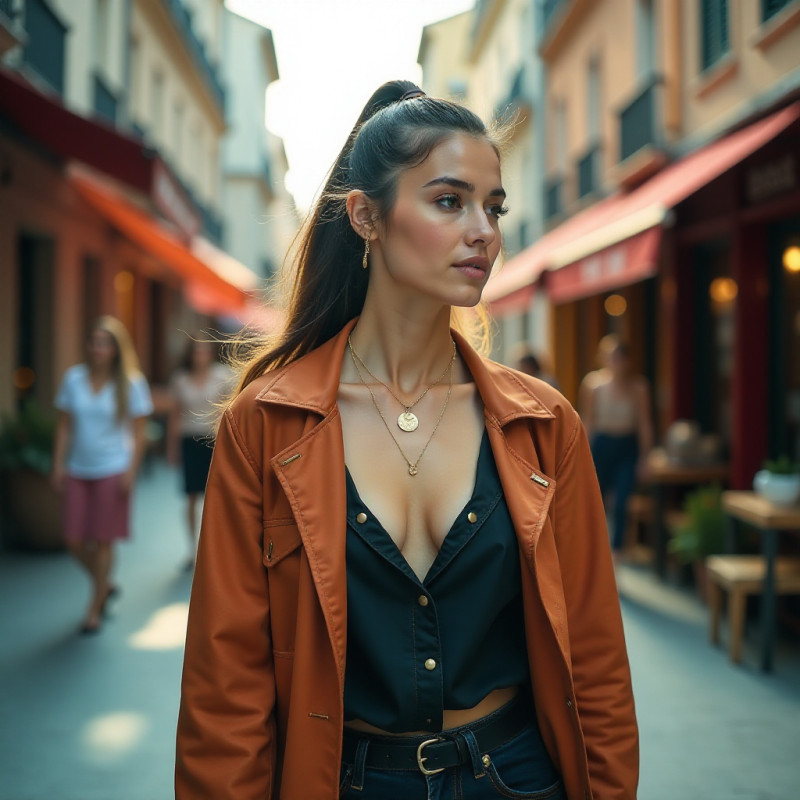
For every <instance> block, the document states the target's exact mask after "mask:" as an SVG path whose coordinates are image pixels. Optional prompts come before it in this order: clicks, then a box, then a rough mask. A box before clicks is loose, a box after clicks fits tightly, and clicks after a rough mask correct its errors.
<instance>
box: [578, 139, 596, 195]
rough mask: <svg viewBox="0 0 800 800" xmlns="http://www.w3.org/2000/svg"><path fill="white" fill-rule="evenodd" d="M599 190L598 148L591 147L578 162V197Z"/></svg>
mask: <svg viewBox="0 0 800 800" xmlns="http://www.w3.org/2000/svg"><path fill="white" fill-rule="evenodd" d="M599 188H600V147H599V145H596V144H595V145H593V146H592V147H591V148H590V149H589V150H588V151H587V152H586V154H585V155H584V156H583V158H581V159H580V160H579V161H578V197H579V198H580V197H586V195H588V194H593V193H594V192H596V191H597V190H598V189H599Z"/></svg>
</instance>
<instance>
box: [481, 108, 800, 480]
mask: <svg viewBox="0 0 800 800" xmlns="http://www.w3.org/2000/svg"><path fill="white" fill-rule="evenodd" d="M799 137H800V104H797V103H796V104H794V105H792V106H788V107H786V108H784V109H781V110H780V111H777V112H775V113H773V114H772V115H771V116H768V117H766V118H764V119H761V120H759V121H757V122H755V123H753V124H751V125H750V126H748V127H745V128H743V129H741V130H739V131H736V132H735V133H732V134H729V135H728V136H726V137H723V138H722V139H720V140H718V141H716V142H713V143H712V144H710V145H707V146H706V147H704V148H702V149H700V150H697V151H695V152H693V153H691V154H690V155H688V156H686V157H685V158H683V159H682V160H680V161H677V162H675V163H673V164H671V165H670V166H668V167H666V168H665V169H663V170H662V171H661V172H660V173H658V174H657V175H656V176H654V177H653V178H651V179H650V180H648V181H647V182H645V183H644V184H642V185H641V186H639V187H638V188H636V189H634V190H633V191H631V192H629V193H626V194H622V193H620V194H617V195H613V196H611V197H609V198H606V199H605V200H603V201H600V202H599V203H597V204H595V205H594V206H591V207H590V208H588V209H586V210H585V211H583V212H581V213H580V214H577V215H576V216H574V217H572V218H570V219H569V220H567V221H566V222H565V223H563V224H562V225H560V226H559V227H558V228H555V229H554V230H553V231H551V232H550V233H548V234H547V235H546V236H544V237H543V238H542V239H541V240H540V241H539V242H537V243H536V245H534V246H533V247H531V248H529V249H528V250H527V251H524V252H523V253H521V254H520V255H519V256H517V257H516V258H515V259H513V260H512V261H510V262H509V263H508V264H507V265H506V266H505V268H504V270H503V272H501V273H500V275H499V276H498V278H497V279H496V280H493V281H492V282H490V284H489V286H488V287H487V295H488V297H489V299H490V300H494V301H495V302H497V301H500V302H499V304H498V305H499V307H500V309H501V313H502V309H503V307H504V306H505V307H506V308H512V309H513V308H514V307H515V301H518V300H523V299H524V296H525V293H528V294H530V293H531V292H532V291H533V290H534V287H535V288H536V289H537V290H538V291H540V292H545V293H547V295H548V296H549V298H550V301H551V302H552V304H553V313H552V320H553V325H552V349H553V353H554V356H555V362H556V375H557V378H558V379H559V382H560V384H561V386H562V388H563V390H564V391H565V393H566V394H567V396H568V397H569V398H570V399H571V400H573V401H574V400H575V399H576V396H577V390H578V385H579V383H580V380H581V378H582V376H583V375H584V374H585V373H586V372H588V371H589V370H590V369H593V368H594V367H595V360H594V359H595V351H596V347H597V343H598V342H599V340H600V338H602V336H603V335H605V334H606V333H611V332H616V333H619V334H621V335H623V336H624V337H625V338H626V339H627V340H628V341H629V342H630V344H631V348H632V354H633V359H634V366H635V367H636V368H637V369H639V371H641V372H643V373H644V374H645V375H647V376H648V377H649V378H650V380H651V382H652V384H653V386H654V406H655V408H654V412H655V415H656V421H657V427H658V430H659V432H660V433H661V434H663V432H664V430H665V428H666V426H667V425H669V424H670V423H671V422H672V421H674V420H676V419H681V418H683V419H696V420H698V421H699V422H700V424H701V426H702V428H703V430H704V432H706V433H714V434H717V435H718V436H719V437H720V440H721V442H722V445H723V448H724V450H725V452H726V454H727V455H729V456H730V460H731V476H732V484H733V485H734V486H738V487H744V486H749V485H750V483H751V481H752V476H753V473H754V472H755V470H756V469H758V467H759V465H760V463H761V461H762V459H763V458H764V457H765V456H766V455H768V454H771V455H773V456H775V455H778V454H780V453H784V452H787V453H789V454H790V455H791V454H793V455H794V456H795V457H797V456H798V436H799V435H800V434H799V433H798V432H799V431H800V305H798V296H799V295H800V285H799V284H800V181H798V169H800V167H799V166H798V164H799V162H800V138H799Z"/></svg>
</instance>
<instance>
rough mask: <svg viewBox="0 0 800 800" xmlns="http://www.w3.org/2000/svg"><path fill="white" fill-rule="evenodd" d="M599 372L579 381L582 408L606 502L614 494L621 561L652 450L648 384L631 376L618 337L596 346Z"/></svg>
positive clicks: (617, 551)
mask: <svg viewBox="0 0 800 800" xmlns="http://www.w3.org/2000/svg"><path fill="white" fill-rule="evenodd" d="M597 358H598V362H599V363H600V364H601V365H602V366H601V368H600V369H598V370H595V371H594V372H590V373H589V374H588V375H587V376H586V377H585V378H584V380H583V382H582V383H581V388H580V398H579V408H580V413H581V417H582V418H583V424H584V426H585V428H586V433H587V435H588V437H589V441H590V442H591V447H592V456H593V458H594V463H595V468H596V470H597V478H598V482H599V483H600V490H601V492H602V493H603V496H604V499H605V500H606V501H608V496H609V495H613V504H612V506H611V508H612V531H611V542H612V550H613V552H614V555H615V557H618V556H619V554H620V552H621V550H622V547H623V544H624V537H625V528H626V523H627V508H628V499H629V497H630V495H631V493H632V492H633V489H634V488H635V486H636V479H637V476H640V477H643V476H644V473H645V464H646V459H647V455H648V453H649V452H650V450H651V449H652V447H653V423H652V419H651V414H650V386H649V384H648V382H647V379H646V378H645V377H644V376H643V375H635V374H633V373H632V372H631V361H630V351H629V349H628V345H627V344H626V343H625V342H623V341H621V340H620V339H619V338H618V337H617V336H615V335H613V334H610V335H608V336H605V337H603V339H602V340H601V341H600V346H599V348H598V355H597Z"/></svg>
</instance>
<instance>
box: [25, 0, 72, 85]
mask: <svg viewBox="0 0 800 800" xmlns="http://www.w3.org/2000/svg"><path fill="white" fill-rule="evenodd" d="M25 32H26V33H27V35H28V43H27V44H26V45H25V55H24V56H23V58H24V60H25V63H26V64H29V65H30V66H31V67H33V68H34V69H35V70H36V72H37V73H38V74H39V75H40V76H41V77H42V78H44V79H45V80H46V81H47V82H48V83H49V84H50V86H52V87H53V88H54V89H55V90H56V91H57V92H58V93H59V94H64V54H65V48H66V37H67V27H66V25H64V23H63V22H61V20H60V19H59V18H58V17H57V16H56V15H55V14H54V13H53V11H52V9H51V8H50V6H49V5H48V4H47V3H46V2H44V0H27V2H26V3H25Z"/></svg>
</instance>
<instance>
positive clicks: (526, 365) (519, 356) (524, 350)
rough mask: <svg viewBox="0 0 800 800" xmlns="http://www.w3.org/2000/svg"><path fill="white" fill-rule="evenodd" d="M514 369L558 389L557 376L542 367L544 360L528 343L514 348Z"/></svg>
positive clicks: (522, 343)
mask: <svg viewBox="0 0 800 800" xmlns="http://www.w3.org/2000/svg"><path fill="white" fill-rule="evenodd" d="M514 352H515V355H514V368H515V369H518V370H519V371H520V372H524V373H525V374H526V375H530V376H531V377H533V378H538V379H539V380H540V381H544V382H545V383H549V384H550V385H551V386H552V387H553V388H554V389H558V388H559V386H558V381H557V380H556V377H555V375H553V374H552V373H551V372H549V371H548V370H545V369H544V367H543V366H542V358H541V356H540V355H538V354H537V352H536V351H535V350H534V349H533V348H532V347H531V346H530V345H529V344H527V343H525V342H521V343H520V344H518V345H517V346H516V347H515V348H514Z"/></svg>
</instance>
